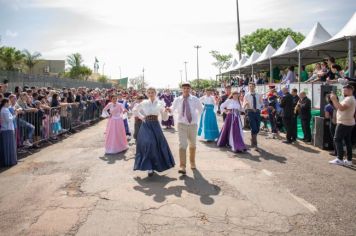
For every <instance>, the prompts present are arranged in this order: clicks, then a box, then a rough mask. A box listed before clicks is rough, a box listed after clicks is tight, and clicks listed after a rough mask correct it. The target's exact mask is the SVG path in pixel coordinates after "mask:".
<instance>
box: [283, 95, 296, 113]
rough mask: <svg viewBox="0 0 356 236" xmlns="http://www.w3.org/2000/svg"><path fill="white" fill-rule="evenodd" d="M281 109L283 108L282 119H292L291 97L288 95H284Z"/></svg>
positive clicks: (292, 105)
mask: <svg viewBox="0 0 356 236" xmlns="http://www.w3.org/2000/svg"><path fill="white" fill-rule="evenodd" d="M281 107H282V108H283V112H282V117H283V118H293V117H294V103H293V96H292V95H291V94H290V93H287V94H285V95H284V97H283V98H282V100H281Z"/></svg>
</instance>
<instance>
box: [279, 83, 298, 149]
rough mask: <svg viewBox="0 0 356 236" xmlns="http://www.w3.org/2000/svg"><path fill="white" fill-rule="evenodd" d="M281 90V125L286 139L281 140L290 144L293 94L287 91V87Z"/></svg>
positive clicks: (291, 139)
mask: <svg viewBox="0 0 356 236" xmlns="http://www.w3.org/2000/svg"><path fill="white" fill-rule="evenodd" d="M282 92H283V94H284V96H283V98H282V99H281V107H282V108H283V113H282V117H283V125H284V127H285V129H286V138H287V140H286V141H283V143H287V144H290V143H292V142H293V141H295V140H294V139H293V120H294V119H295V117H294V104H293V96H292V95H291V94H290V93H289V91H288V88H287V87H284V88H283V89H282Z"/></svg>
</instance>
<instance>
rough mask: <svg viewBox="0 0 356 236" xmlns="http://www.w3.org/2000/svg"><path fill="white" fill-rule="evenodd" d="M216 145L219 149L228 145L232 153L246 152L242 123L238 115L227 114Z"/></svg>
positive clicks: (234, 113)
mask: <svg viewBox="0 0 356 236" xmlns="http://www.w3.org/2000/svg"><path fill="white" fill-rule="evenodd" d="M217 145H218V146H219V147H226V146H227V145H229V146H230V147H231V149H232V151H233V152H242V151H246V150H247V148H246V145H245V143H244V138H243V131H242V123H241V119H240V115H239V114H238V113H236V112H233V113H229V114H227V116H226V119H225V123H224V125H223V127H222V129H221V132H220V136H219V139H218V142H217Z"/></svg>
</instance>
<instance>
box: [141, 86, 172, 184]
mask: <svg viewBox="0 0 356 236" xmlns="http://www.w3.org/2000/svg"><path fill="white" fill-rule="evenodd" d="M147 96H148V99H147V100H145V101H143V102H141V103H140V104H138V105H137V106H136V107H135V111H134V112H135V114H137V115H138V117H139V118H140V119H141V120H143V122H142V125H141V127H140V130H139V132H138V135H137V145H136V158H135V165H134V170H142V171H148V176H150V177H151V176H153V174H154V171H157V172H162V171H165V170H168V169H170V168H172V167H174V165H175V162H174V158H173V155H172V152H171V150H170V148H169V146H168V142H167V140H166V138H165V137H164V134H163V132H162V128H161V125H160V123H159V121H158V116H159V115H161V116H162V119H163V120H167V119H168V112H167V111H166V108H165V103H164V102H163V101H160V100H158V99H157V98H156V90H155V89H154V88H149V89H147Z"/></svg>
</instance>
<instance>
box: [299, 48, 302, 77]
mask: <svg viewBox="0 0 356 236" xmlns="http://www.w3.org/2000/svg"><path fill="white" fill-rule="evenodd" d="M301 72H302V55H301V52H300V51H298V82H299V83H300V73H301Z"/></svg>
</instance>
